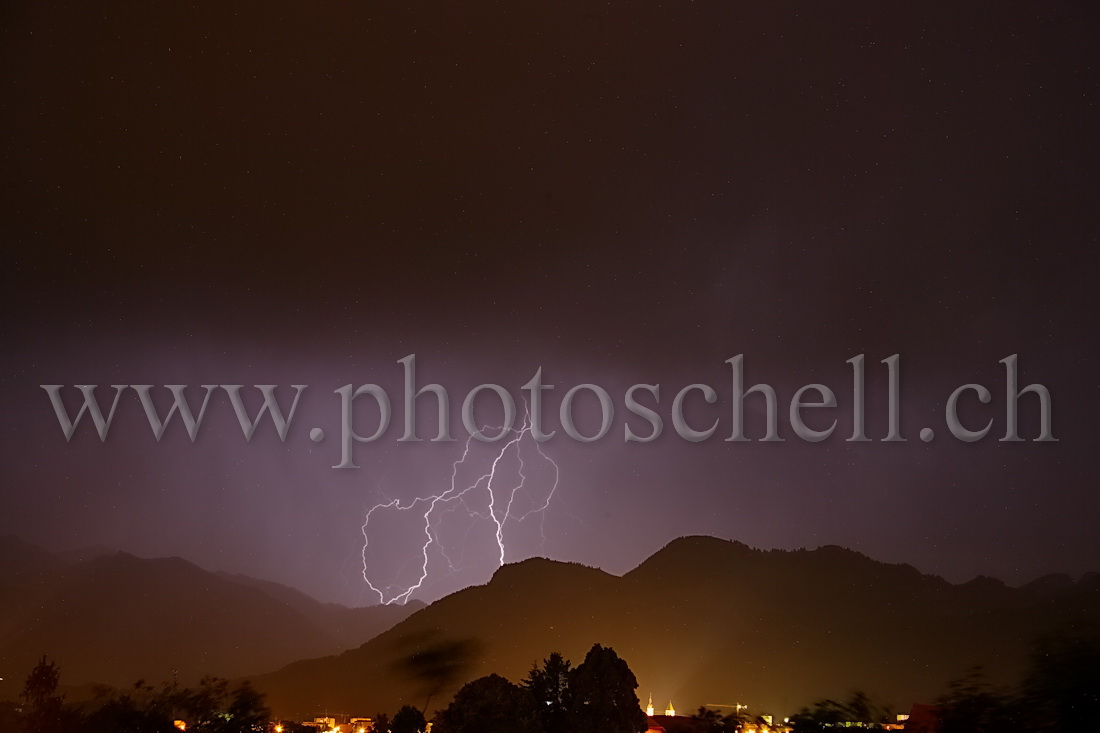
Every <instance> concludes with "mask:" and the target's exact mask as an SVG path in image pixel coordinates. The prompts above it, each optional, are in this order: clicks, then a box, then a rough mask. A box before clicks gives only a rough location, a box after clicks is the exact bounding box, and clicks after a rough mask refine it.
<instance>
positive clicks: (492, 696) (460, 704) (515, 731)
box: [432, 674, 542, 733]
mask: <svg viewBox="0 0 1100 733" xmlns="http://www.w3.org/2000/svg"><path fill="white" fill-rule="evenodd" d="M537 704H538V703H537V702H536V701H535V698H534V697H533V696H532V695H531V693H530V691H529V690H527V689H525V688H523V687H520V686H519V685H513V684H512V683H511V682H509V681H508V680H506V679H504V678H503V677H501V676H500V675H497V674H491V675H488V676H486V677H481V678H479V679H476V680H474V681H473V682H469V683H467V684H466V685H463V687H462V689H460V690H459V691H458V693H457V694H456V695H455V697H454V700H452V701H451V704H450V705H448V706H447V708H446V709H445V710H443V711H441V712H440V713H439V715H438V716H437V718H436V722H437V724H438V726H439V731H440V733H482V731H493V733H539V731H540V730H541V729H542V727H541V721H540V719H539V715H538V709H537V708H536V705H537ZM432 730H433V733H434V731H435V730H436V729H435V727H434V726H433V728H432Z"/></svg>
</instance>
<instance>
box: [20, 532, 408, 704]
mask: <svg viewBox="0 0 1100 733" xmlns="http://www.w3.org/2000/svg"><path fill="white" fill-rule="evenodd" d="M422 605H423V604H419V603H418V604H413V605H409V606H405V607H400V606H375V607H366V608H347V607H345V606H340V605H336V604H328V603H321V602H319V601H317V600H314V599H313V598H310V597H309V596H307V595H305V594H303V593H300V592H299V591H296V590H294V589H292V588H288V587H286V586H282V585H279V584H277V583H271V582H267V581H262V580H257V579H255V578H249V577H245V576H240V575H227V574H222V573H211V572H208V571H206V570H203V569H202V568H200V567H198V566H196V565H193V564H192V563H189V562H187V561H186V560H182V559H180V558H159V559H143V558H138V557H134V556H133V555H128V554H126V553H122V552H117V551H114V550H110V549H108V548H101V547H97V548H89V549H88V550H87V551H80V552H75V553H67V554H65V555H56V554H52V553H50V552H47V551H46V550H43V549H41V548H39V547H35V546H33V545H30V544H28V543H26V542H23V541H21V540H19V539H16V538H13V537H0V677H3V678H5V682H4V687H3V688H0V696H2V697H9V698H10V697H12V696H14V695H16V694H18V692H19V691H20V690H19V689H16V687H19V688H20V689H21V682H22V679H23V678H24V677H25V675H26V674H27V673H28V672H29V671H30V669H31V667H33V666H34V663H35V661H36V660H37V659H38V658H39V657H41V655H42V654H48V655H49V657H50V658H51V659H53V660H56V661H57V662H58V663H59V664H60V667H61V671H62V682H63V683H64V684H69V685H81V684H85V683H90V682H96V683H104V684H111V685H126V686H129V685H131V684H133V683H134V682H135V681H137V680H138V679H144V680H146V681H147V682H149V683H153V684H158V683H160V682H164V681H170V680H172V679H173V675H175V676H177V677H178V679H179V681H180V682H181V683H184V684H191V683H193V682H194V681H195V680H197V679H198V678H199V677H201V676H203V675H207V674H211V675H217V676H222V677H234V676H239V675H246V674H252V673H255V672H259V671H264V670H270V669H272V668H276V667H279V666H281V665H284V664H286V663H288V662H291V661H293V660H295V659H301V658H303V657H314V656H319V655H325V654H333V653H337V652H340V651H342V650H344V649H348V648H350V647H354V646H357V645H359V644H362V643H363V642H364V641H366V640H368V639H370V638H371V637H373V636H375V635H377V634H379V633H381V632H382V631H385V630H386V629H388V628H390V627H391V626H393V625H394V624H395V623H397V622H398V621H401V620H402V619H403V618H405V617H406V616H408V615H409V614H411V613H413V612H414V611H416V610H417V608H419V607H421V606H422Z"/></svg>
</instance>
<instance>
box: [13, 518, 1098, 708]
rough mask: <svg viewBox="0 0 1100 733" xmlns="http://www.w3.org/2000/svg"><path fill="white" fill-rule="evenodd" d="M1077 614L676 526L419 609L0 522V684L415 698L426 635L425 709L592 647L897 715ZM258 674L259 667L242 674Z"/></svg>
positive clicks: (658, 676)
mask: <svg viewBox="0 0 1100 733" xmlns="http://www.w3.org/2000/svg"><path fill="white" fill-rule="evenodd" d="M1097 623H1100V575H1098V574H1096V573H1090V574H1088V575H1086V576H1085V577H1083V578H1080V579H1076V580H1075V579H1073V578H1070V577H1069V576H1065V575H1051V576H1047V577H1045V578H1040V579H1038V580H1036V581H1034V582H1032V583H1029V584H1028V585H1026V586H1023V587H1021V588H1010V587H1007V586H1005V585H1004V584H1003V583H1001V582H1000V581H998V580H994V579H991V578H984V577H983V578H976V579H975V580H973V581H970V582H969V583H964V584H961V585H955V584H951V583H948V582H946V581H945V580H943V579H941V578H938V577H935V576H930V575H923V574H921V573H920V572H918V571H917V570H916V569H914V568H912V567H910V566H908V565H888V564H884V563H880V562H876V561H874V560H871V559H870V558H867V557H865V556H863V555H860V554H859V553H856V552H852V551H849V550H845V549H842V548H839V547H823V548H820V549H817V550H798V551H779V550H774V551H761V550H754V549H752V548H749V547H747V546H745V545H742V544H740V543H736V542H728V541H725V540H718V539H714V538H709V537H687V538H682V539H679V540H675V541H673V542H672V543H670V544H669V545H668V546H666V547H665V548H664V549H662V550H660V551H659V552H657V553H656V554H654V555H653V556H652V557H650V558H649V559H647V560H646V561H645V562H643V563H642V564H641V565H639V566H638V567H637V568H635V569H634V570H632V571H630V572H629V573H627V574H626V575H624V576H622V577H618V576H614V575H610V574H608V573H605V572H603V571H600V570H595V569H593V568H589V567H585V566H583V565H577V564H571V563H561V562H555V561H551V560H544V559H532V560H526V561H524V562H520V563H515V564H510V565H505V566H504V567H502V568H501V569H500V570H498V571H497V573H496V574H495V575H494V576H493V578H492V580H491V581H490V582H489V583H487V584H486V585H483V586H475V587H471V588H467V589H465V590H462V591H459V592H457V593H454V594H452V595H450V596H447V597H446V598H443V599H441V600H439V601H436V602H435V603H433V604H432V605H431V606H427V607H424V606H423V604H419V603H413V604H409V605H408V606H404V607H401V606H376V607H368V608H347V607H344V606H339V605H336V604H325V603H321V602H319V601H316V600H314V599H312V598H310V597H309V596H307V595H305V594H303V593H301V592H299V591H297V590H294V589H292V588H288V587H286V586H282V585H279V584H277V583H272V582H268V581H262V580H257V579H255V578H248V577H245V576H238V575H228V574H224V573H212V572H208V571H206V570H203V569H202V568H199V567H197V566H195V565H193V564H191V563H189V562H187V561H185V560H181V559H179V558H163V559H142V558H137V557H134V556H132V555H127V554H125V553H119V552H115V551H111V550H109V549H106V548H94V549H93V550H90V551H88V552H81V553H75V554H68V555H66V556H59V555H56V554H52V553H49V552H47V551H45V550H42V549H41V548H38V547H34V546H32V545H29V544H27V543H25V542H21V541H19V540H16V539H13V538H0V677H4V678H6V681H5V682H4V683H3V684H4V686H5V687H4V688H3V689H0V692H2V696H6V697H11V696H12V695H14V694H18V689H15V688H16V687H19V686H20V684H21V680H22V678H23V676H24V675H25V674H26V672H27V671H28V670H29V669H30V668H31V666H33V664H34V662H35V660H36V659H37V658H38V657H39V656H41V655H42V654H43V653H46V654H49V655H50V657H51V658H53V659H56V660H57V661H58V662H59V663H60V665H61V668H62V674H63V681H64V682H65V683H68V684H73V685H79V684H84V683H87V682H93V681H94V682H102V683H108V684H115V685H129V684H132V683H133V682H134V681H136V680H137V679H139V678H140V679H145V680H147V681H148V682H151V683H158V682H161V681H165V680H170V679H171V678H172V676H173V670H175V671H176V674H178V676H179V679H180V681H181V682H182V683H185V684H190V683H191V682H192V681H193V680H194V679H196V678H197V677H199V676H200V675H203V674H214V675H218V676H223V677H240V676H244V675H252V677H251V679H252V680H253V682H254V683H255V684H256V686H257V687H258V688H259V689H261V690H262V691H264V692H266V693H267V694H268V698H269V702H270V703H271V705H272V706H273V708H274V710H275V712H276V713H277V714H279V715H281V716H285V717H294V718H304V717H306V716H312V715H314V714H318V713H322V712H326V711H327V712H346V713H356V714H362V715H371V714H374V713H376V712H379V711H388V712H390V713H391V714H392V713H393V712H394V711H396V710H397V708H398V707H399V706H400V705H401V704H404V703H412V704H415V705H417V706H418V707H423V706H424V705H425V702H426V697H427V694H428V688H427V686H426V685H424V684H421V681H418V680H416V679H413V678H411V677H410V676H409V675H408V674H406V668H405V667H403V665H402V663H401V660H402V659H407V658H408V657H409V656H410V655H412V654H414V653H416V652H424V651H428V652H431V653H436V656H437V657H438V659H437V660H436V661H442V662H443V663H444V664H451V663H456V662H466V663H467V664H465V666H463V665H462V664H457V665H456V668H457V669H458V670H459V671H458V673H457V674H456V675H455V676H454V677H453V679H451V680H450V682H449V684H447V685H445V686H444V689H441V690H438V691H437V692H436V693H435V694H434V697H433V698H432V702H431V705H430V710H429V712H430V711H431V710H434V709H435V708H438V707H441V706H443V705H445V704H446V702H447V699H448V697H449V696H450V695H451V694H452V693H453V692H454V691H455V689H456V688H457V687H458V686H459V685H461V684H463V683H464V682H467V681H469V680H471V679H474V678H476V677H480V676H482V675H485V674H488V673H490V672H496V673H498V674H502V675H504V676H506V677H508V678H509V679H512V680H519V679H521V678H522V677H523V676H525V675H526V673H527V671H528V670H529V669H530V667H531V665H532V664H534V663H535V662H536V661H538V660H541V659H543V658H544V657H546V656H547V655H549V654H550V652H553V651H560V652H562V653H563V654H564V655H565V656H566V657H568V658H570V659H572V660H573V661H574V662H575V663H579V662H580V661H581V660H582V659H583V657H584V654H585V652H586V651H587V650H588V648H589V647H591V645H592V644H593V643H596V642H599V643H601V644H604V645H609V646H611V647H613V648H614V649H615V650H616V651H617V652H618V653H619V654H620V655H621V656H622V657H624V658H625V659H626V660H627V662H628V663H629V664H630V666H631V668H632V669H633V670H634V672H635V674H636V675H637V677H638V680H639V683H640V689H639V690H638V693H639V697H640V698H642V699H643V700H645V699H646V698H647V697H648V696H649V695H650V694H652V695H653V700H654V703H655V704H656V705H657V706H658V707H660V708H662V709H663V708H664V706H665V705H666V704H667V703H668V702H669V700H671V701H672V702H673V703H674V704H675V705H676V707H677V709H679V710H681V711H685V712H690V711H691V710H692V709H694V708H696V707H698V706H699V705H702V704H706V703H709V704H715V705H734V704H745V705H749V706H751V708H752V709H754V710H756V711H763V712H772V713H775V714H778V715H788V714H790V713H792V712H794V711H796V710H797V709H798V708H799V707H801V706H803V705H809V704H811V703H813V702H814V701H815V700H817V699H820V698H822V697H843V696H846V695H848V694H849V693H850V692H851V691H853V690H856V689H861V690H864V691H866V692H867V693H869V694H871V695H872V696H873V697H875V698H877V699H878V700H879V701H881V702H884V703H887V704H890V705H893V706H894V707H895V708H896V709H899V710H903V709H908V707H909V705H910V704H911V703H913V702H915V701H929V700H931V699H933V698H934V697H935V696H936V695H938V694H939V693H940V692H942V691H943V690H944V689H945V686H946V683H947V682H948V680H950V679H952V678H955V677H959V676H962V675H963V674H965V673H966V672H967V671H968V670H969V668H971V667H973V666H975V665H984V666H985V668H986V671H987V673H988V674H989V676H990V677H991V678H992V680H993V681H1004V682H1008V681H1011V680H1013V679H1015V678H1016V677H1017V675H1018V674H1019V672H1020V671H1021V669H1022V668H1023V666H1024V663H1025V661H1026V655H1027V651H1028V646H1029V643H1030V642H1031V641H1032V640H1033V639H1034V638H1036V637H1038V636H1040V635H1042V634H1047V633H1053V632H1060V631H1062V632H1065V631H1068V632H1070V633H1073V632H1076V631H1080V630H1082V629H1084V628H1085V627H1087V626H1088V625H1090V624H1092V625H1095V624H1097ZM326 655H328V656H326ZM462 655H466V656H465V657H464V658H457V657H461V656H462ZM295 660H304V661H295ZM265 670H278V671H274V672H268V673H267V674H262V675H260V676H256V673H258V672H263V671H265ZM13 681H14V682H15V684H11V682H13Z"/></svg>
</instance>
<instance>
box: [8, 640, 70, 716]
mask: <svg viewBox="0 0 1100 733" xmlns="http://www.w3.org/2000/svg"><path fill="white" fill-rule="evenodd" d="M60 680H61V670H59V669H58V667H57V665H56V664H55V663H54V662H48V661H47V660H46V655H44V654H43V655H42V659H41V660H39V662H38V664H36V665H35V667H34V669H32V670H31V672H30V674H29V675H27V680H26V682H25V683H24V684H23V692H22V693H21V694H20V695H19V697H21V698H22V699H23V702H24V703H25V704H26V708H27V709H26V712H25V722H24V724H25V728H26V731H27V733H55V731H61V730H63V728H64V717H65V716H64V714H63V713H64V711H63V705H62V702H61V698H60V697H58V696H57V685H58V682H59V681H60Z"/></svg>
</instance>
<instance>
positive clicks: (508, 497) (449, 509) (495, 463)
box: [362, 412, 561, 605]
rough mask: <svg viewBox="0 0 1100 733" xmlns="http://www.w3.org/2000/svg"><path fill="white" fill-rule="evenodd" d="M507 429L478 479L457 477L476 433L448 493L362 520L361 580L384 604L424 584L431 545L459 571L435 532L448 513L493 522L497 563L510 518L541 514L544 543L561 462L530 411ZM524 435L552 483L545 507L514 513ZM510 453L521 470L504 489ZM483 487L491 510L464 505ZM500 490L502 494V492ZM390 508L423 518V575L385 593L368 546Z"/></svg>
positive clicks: (384, 506) (391, 504) (394, 503)
mask: <svg viewBox="0 0 1100 733" xmlns="http://www.w3.org/2000/svg"><path fill="white" fill-rule="evenodd" d="M506 432H507V433H510V434H511V435H510V437H509V438H508V439H507V440H506V441H505V442H504V443H503V445H502V446H501V448H500V450H499V451H498V452H497V453H496V455H495V456H494V457H493V459H492V461H491V462H490V464H489V466H488V470H487V471H486V472H485V473H484V474H482V475H481V476H480V477H478V478H477V479H476V480H474V481H473V482H471V483H469V484H467V485H462V484H460V483H459V481H458V473H459V467H460V466H462V465H464V464H465V463H466V460H467V458H469V457H470V446H471V443H472V441H473V436H470V437H469V438H467V439H466V446H465V448H464V450H463V452H462V456H461V457H460V458H458V459H457V460H456V461H455V462H454V463H453V464H452V465H451V479H450V484H449V487H448V488H447V490H446V491H443V492H442V493H440V494H433V495H430V496H426V497H417V498H415V499H413V500H412V501H410V502H408V503H407V504H402V503H401V502H400V500H398V499H393V500H391V501H388V502H385V503H380V504H376V505H374V506H373V507H371V508H370V510H369V511H367V515H366V518H365V519H364V520H363V527H362V530H363V552H362V558H363V580H364V581H366V583H367V585H368V586H369V587H370V589H371V590H372V591H374V592H375V593H377V594H378V598H379V600H380V601H381V602H382V603H384V604H386V605H389V604H393V603H400V604H403V603H405V602H406V601H408V600H409V598H410V596H412V594H413V593H414V592H415V591H416V590H417V589H419V588H420V587H421V585H423V583H424V581H425V580H426V579H427V577H428V564H429V552H430V551H431V548H432V547H433V545H434V546H435V548H436V550H437V551H438V552H439V553H440V555H441V556H442V557H443V559H444V560H445V561H446V563H447V566H448V567H449V568H450V569H451V570H452V571H454V570H457V569H458V568H457V567H456V565H455V562H454V561H453V560H452V558H451V557H449V556H448V555H447V553H446V551H445V550H444V549H443V545H442V543H441V542H440V540H439V537H438V534H437V530H438V527H439V524H440V521H441V520H442V518H443V516H444V515H447V514H450V513H453V512H458V511H465V513H466V515H467V516H468V517H471V518H475V519H484V520H488V521H491V522H492V524H493V527H494V528H495V535H496V544H497V550H498V558H497V563H498V567H499V566H500V565H504V562H505V539H504V528H505V526H506V525H507V524H508V523H509V522H517V523H518V522H524V521H525V520H527V519H528V518H529V517H533V516H536V515H537V516H538V519H539V533H540V536H541V537H542V540H543V541H544V542H545V540H546V535H545V528H544V522H543V520H544V519H545V514H546V510H547V509H548V508H549V506H550V502H551V501H552V500H553V498H554V493H555V492H556V491H557V489H558V480H559V478H560V475H561V473H560V470H559V468H558V464H557V463H555V462H554V460H553V459H551V458H550V457H549V456H548V455H546V453H545V452H543V450H542V446H541V445H540V444H539V442H538V441H536V440H535V438H534V436H533V435H532V434H531V416H530V413H529V412H528V413H525V414H524V419H523V425H522V426H521V427H519V428H509V429H508V430H507V431H506ZM524 439H526V440H528V441H529V442H530V443H531V444H532V445H534V447H535V450H536V451H538V454H539V455H540V456H542V458H543V459H544V460H545V461H546V462H547V464H548V465H550V466H553V476H554V479H553V483H552V485H551V487H550V491H549V492H548V493H547V494H546V498H545V501H543V502H542V503H541V505H538V506H534V507H533V508H530V509H528V510H527V511H526V512H523V513H514V512H513V505H514V503H515V500H516V496H517V495H518V494H520V493H521V492H523V490H524V489H525V488H526V485H527V475H526V474H525V473H524V470H525V468H526V465H525V463H524V461H523V456H522V455H521V454H520V444H521V442H522V441H524ZM510 451H512V452H514V455H515V457H516V460H517V463H518V466H519V470H518V476H519V479H518V481H517V482H516V483H515V484H514V485H512V486H511V487H510V488H507V489H501V488H500V487H499V486H497V484H499V483H500V481H501V479H500V476H498V474H497V471H498V468H499V466H500V464H501V461H502V460H504V458H505V457H506V456H507V455H508V453H509V452H510ZM478 491H484V492H486V493H487V498H488V511H487V512H479V511H475V510H474V509H473V508H471V507H470V506H469V505H468V504H467V503H466V498H467V496H468V495H470V494H471V493H472V492H478ZM498 492H499V495H498ZM388 510H392V511H395V512H422V513H423V514H422V516H423V519H424V544H423V545H422V546H421V548H420V562H421V565H420V576H419V578H418V579H417V580H416V582H415V583H413V584H412V585H411V586H409V587H407V588H404V589H403V590H400V592H397V593H391V594H389V595H387V592H386V591H387V590H388V588H383V587H377V586H375V584H374V583H372V582H371V579H370V577H369V575H370V573H369V570H368V567H367V565H368V563H367V547H368V546H369V545H370V534H369V532H368V528H369V525H370V522H371V518H372V517H374V516H375V514H376V513H380V512H385V511H388ZM473 527H474V524H471V525H469V527H468V528H467V530H466V533H467V536H468V535H469V532H470V531H472V529H473Z"/></svg>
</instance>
